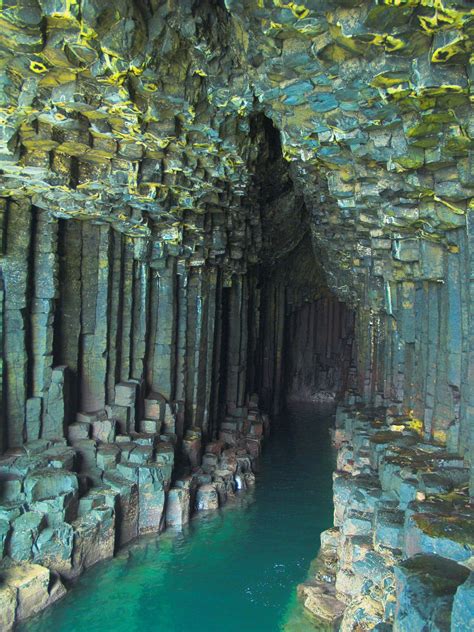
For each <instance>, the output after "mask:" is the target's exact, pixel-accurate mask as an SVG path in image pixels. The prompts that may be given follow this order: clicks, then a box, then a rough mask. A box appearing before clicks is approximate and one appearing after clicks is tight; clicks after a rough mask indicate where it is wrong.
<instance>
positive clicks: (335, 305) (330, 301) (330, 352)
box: [284, 297, 356, 401]
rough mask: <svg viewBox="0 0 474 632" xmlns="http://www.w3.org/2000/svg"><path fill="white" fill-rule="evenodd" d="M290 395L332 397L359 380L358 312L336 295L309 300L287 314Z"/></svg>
mask: <svg viewBox="0 0 474 632" xmlns="http://www.w3.org/2000/svg"><path fill="white" fill-rule="evenodd" d="M285 328H286V331H285V343H284V344H285V349H286V353H285V357H284V363H285V378H284V379H285V390H286V399H287V400H289V401H291V400H296V401H305V400H307V401H318V400H319V401H325V400H326V401H327V400H329V401H331V400H333V399H337V398H338V397H339V398H340V397H343V396H344V395H345V394H346V393H347V392H348V391H349V390H351V389H352V388H353V387H354V386H355V384H353V383H352V382H351V379H352V380H353V379H354V375H355V368H356V365H355V358H354V357H353V356H354V351H355V350H353V343H354V312H353V311H352V310H350V309H348V308H347V307H346V305H345V304H344V303H341V302H340V301H338V300H337V299H335V298H333V297H325V298H321V299H319V300H316V301H313V302H310V303H305V304H303V305H301V306H300V307H299V308H297V309H294V310H292V311H290V312H289V313H288V314H287V316H286V326H285Z"/></svg>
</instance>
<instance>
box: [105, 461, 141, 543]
mask: <svg viewBox="0 0 474 632" xmlns="http://www.w3.org/2000/svg"><path fill="white" fill-rule="evenodd" d="M104 482H105V483H107V484H108V485H110V487H111V488H112V489H113V490H115V491H117V492H118V493H119V496H118V502H117V504H116V517H115V524H116V528H117V535H116V542H117V546H124V545H125V544H128V542H131V541H132V540H134V539H135V538H136V537H137V536H138V516H139V495H138V483H135V482H131V481H128V480H126V479H125V478H122V477H121V476H119V475H117V474H116V473H114V472H112V471H108V472H106V473H105V475H104Z"/></svg>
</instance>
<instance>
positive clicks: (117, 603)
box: [21, 405, 333, 632]
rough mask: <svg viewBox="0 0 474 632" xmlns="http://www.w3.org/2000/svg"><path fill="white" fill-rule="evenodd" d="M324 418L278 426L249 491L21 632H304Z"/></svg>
mask: <svg viewBox="0 0 474 632" xmlns="http://www.w3.org/2000/svg"><path fill="white" fill-rule="evenodd" d="M330 423H331V415H330V411H328V409H327V408H326V409H324V408H321V407H319V408H316V407H315V406H314V405H298V406H297V407H296V406H295V407H293V408H292V409H291V410H290V411H289V413H288V414H287V415H285V416H284V417H282V419H281V420H280V421H279V422H277V423H275V424H274V426H273V431H272V436H271V437H270V438H269V439H268V440H267V442H266V445H265V450H264V455H263V457H262V463H261V470H260V473H259V474H258V476H257V485H256V488H255V490H253V491H251V492H245V493H243V494H242V495H240V496H239V497H238V498H237V499H236V501H235V502H233V503H232V505H227V506H226V507H225V508H224V509H223V510H221V511H219V512H215V513H213V514H212V515H208V516H204V517H202V516H198V517H196V518H195V519H194V520H193V521H192V523H191V525H190V526H189V528H188V529H187V530H186V532H185V533H183V534H171V533H168V532H167V533H165V534H163V535H161V536H160V537H159V538H157V537H155V538H153V539H147V540H142V541H140V542H139V543H138V544H137V545H134V546H132V547H131V548H130V549H128V550H127V551H126V552H123V553H121V554H120V555H119V556H118V557H116V558H115V559H113V560H109V561H107V562H103V563H101V564H99V565H97V566H95V567H94V568H92V569H90V570H89V571H87V572H86V574H85V575H83V576H82V577H81V578H80V579H79V581H78V582H77V584H75V586H74V587H73V588H72V589H71V591H70V592H69V593H68V595H66V597H65V598H64V599H62V600H61V601H60V602H58V603H57V604H56V605H55V606H53V607H52V608H50V609H49V610H47V611H46V612H44V613H43V614H42V615H40V616H39V617H37V618H36V619H34V620H31V621H29V622H28V623H26V624H24V625H23V626H21V631H22V632H148V631H150V632H151V631H153V632H277V631H278V630H290V629H291V631H292V632H293V631H295V632H296V630H298V632H300V631H302V630H306V629H308V630H309V629H312V628H310V627H309V626H308V627H307V626H306V624H305V623H304V618H303V619H302V620H301V617H300V614H299V611H298V607H297V605H296V599H295V588H296V585H297V584H298V583H299V582H301V581H303V580H304V579H305V577H306V575H307V572H308V569H309V565H310V562H311V560H312V559H313V558H314V557H315V555H316V553H317V548H318V545H319V533H320V532H321V531H322V530H324V529H326V528H328V527H329V526H331V517H332V516H331V514H332V494H331V473H332V469H333V455H332V452H331V448H330V440H329V435H328V428H329V426H330Z"/></svg>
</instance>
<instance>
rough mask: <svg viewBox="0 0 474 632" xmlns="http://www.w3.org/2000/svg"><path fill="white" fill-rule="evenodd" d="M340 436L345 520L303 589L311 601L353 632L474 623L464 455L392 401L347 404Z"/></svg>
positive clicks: (339, 421)
mask: <svg viewBox="0 0 474 632" xmlns="http://www.w3.org/2000/svg"><path fill="white" fill-rule="evenodd" d="M334 439H335V440H336V442H337V445H338V448H339V455H338V470H336V472H335V474H334V525H335V527H334V528H333V529H331V530H329V531H326V532H324V533H323V534H322V535H321V550H320V553H319V556H318V559H317V562H316V564H315V571H314V574H313V576H312V577H310V578H309V579H308V582H307V583H305V584H303V585H301V586H300V587H299V595H300V598H301V600H302V603H303V605H304V607H305V609H306V610H307V611H308V613H309V614H310V615H311V616H312V617H313V618H315V619H316V621H317V622H319V623H320V624H324V625H332V626H333V627H334V628H337V629H340V630H342V631H348V632H349V631H353V632H355V631H356V630H372V629H377V630H378V629H380V630H384V629H387V630H392V629H393V630H394V631H397V632H411V631H413V632H414V631H416V630H420V632H421V631H422V630H423V631H425V630H439V631H442V630H443V631H447V632H450V631H452V632H455V631H457V630H458V629H459V630H463V629H469V626H470V625H471V624H472V599H473V590H472V569H473V561H474V539H473V533H474V511H473V509H472V505H471V504H470V501H469V495H468V493H467V481H468V477H469V471H468V469H467V468H460V467H459V463H460V457H459V455H458V454H456V453H453V452H448V451H447V450H446V448H445V447H444V446H442V445H439V444H436V443H434V442H429V441H425V440H423V439H422V438H421V437H420V436H419V435H418V433H417V432H416V427H415V428H413V423H412V422H411V420H410V419H408V418H404V417H401V416H398V415H394V414H393V412H392V411H390V410H388V409H383V408H379V409H377V410H375V409H366V408H357V407H347V406H346V407H342V406H341V407H339V408H338V412H337V415H336V428H335V430H334ZM432 472H437V473H438V474H437V478H436V483H437V484H436V485H434V481H433V479H432V478H430V479H429V480H430V481H431V483H430V489H429V490H427V487H426V483H427V477H428V476H430V477H432V476H433V474H432ZM448 482H449V483H448Z"/></svg>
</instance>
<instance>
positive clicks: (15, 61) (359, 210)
mask: <svg viewBox="0 0 474 632" xmlns="http://www.w3.org/2000/svg"><path fill="white" fill-rule="evenodd" d="M473 32H474V11H473V9H472V3H470V2H467V1H465V2H463V1H461V0H459V1H448V0H445V1H444V2H441V0H384V1H380V0H379V1H378V2H374V1H368V0H352V1H351V0H345V1H343V0H340V1H337V0H328V1H324V0H313V1H307V2H304V3H295V2H286V1H284V0H243V1H240V0H239V1H237V0H235V1H234V0H226V1H225V2H223V1H219V2H217V1H216V2H212V1H207V2H192V1H188V0H179V1H174V0H168V1H167V2H164V1H158V0H148V1H146V0H133V1H131V0H110V1H109V2H103V1H102V0H15V1H14V0H12V1H8V0H6V1H4V2H3V9H2V12H1V17H0V51H1V64H2V73H1V81H2V90H1V93H0V99H1V109H0V129H1V139H0V154H1V158H0V159H1V170H2V172H3V175H2V176H1V189H0V194H1V195H2V196H3V197H2V204H3V205H2V207H1V209H2V212H4V210H5V209H7V207H8V200H9V198H11V197H13V198H15V199H16V200H31V202H32V203H33V205H34V206H36V207H38V208H40V209H46V210H47V211H49V212H50V213H51V217H52V218H65V219H67V218H75V219H81V220H89V221H92V222H94V223H96V224H101V223H109V224H111V225H112V226H113V227H114V228H115V229H117V230H119V231H121V232H122V233H125V234H126V235H129V236H130V237H133V238H136V243H137V247H141V248H144V249H145V250H147V252H148V255H147V256H149V257H150V258H153V257H154V258H156V259H160V258H163V257H166V256H169V255H174V256H179V257H182V258H184V259H186V260H187V261H188V263H189V264H190V265H193V264H196V265H199V264H201V263H202V262H203V261H204V262H206V263H209V264H219V265H221V266H222V267H223V269H224V270H225V271H226V273H227V274H228V275H232V274H234V273H244V272H245V271H246V269H247V268H248V266H249V265H252V264H255V263H256V262H258V261H259V257H260V256H261V253H262V249H263V250H265V244H264V241H265V240H264V239H263V238H262V226H264V225H265V217H266V218H267V220H268V217H269V214H268V213H266V214H265V213H263V212H262V207H263V206H264V204H262V181H263V176H262V174H263V173H266V179H267V181H268V182H270V185H271V184H272V178H273V182H275V185H276V181H277V180H278V179H281V178H283V179H284V178H287V177H289V178H290V179H291V186H280V187H279V188H278V187H276V190H278V192H279V198H278V200H275V201H274V204H275V207H277V206H279V207H281V208H282V211H281V213H280V214H279V213H275V221H276V222H280V223H281V224H282V226H283V229H282V227H281V226H280V233H287V234H288V235H290V236H291V237H292V239H293V242H294V247H296V248H297V247H298V243H299V239H300V238H301V235H298V234H294V235H292V233H291V231H293V233H295V232H296V233H297V232H298V231H295V230H294V227H295V226H299V224H298V223H296V224H294V223H293V224H292V222H293V219H292V218H294V217H297V221H298V222H300V219H299V218H300V209H301V205H302V204H304V206H305V209H306V210H307V213H308V217H309V220H308V222H307V223H306V225H305V226H306V228H307V229H308V230H309V231H310V233H311V237H312V240H313V245H314V248H315V250H317V252H318V257H319V258H320V259H321V261H322V264H323V265H324V269H325V273H326V276H327V281H328V283H329V285H330V287H331V288H332V289H333V290H334V291H336V292H337V293H338V295H339V296H341V297H342V298H344V299H346V300H349V301H354V302H355V301H358V300H360V297H361V294H362V292H363V290H362V288H367V283H366V279H367V277H368V276H370V278H371V279H373V281H372V282H371V283H372V285H371V288H372V290H371V292H372V293H371V295H370V297H369V301H370V302H371V304H372V306H374V307H377V305H378V304H379V303H380V301H382V300H383V296H384V293H383V287H384V284H386V283H387V282H389V281H391V280H395V281H397V280H402V279H420V278H421V279H424V278H426V279H430V280H433V279H434V280H436V279H438V278H439V279H441V278H442V270H441V267H442V265H441V264H440V261H442V258H443V253H444V252H447V251H453V250H455V249H456V247H457V246H456V245H455V241H454V242H453V241H452V240H451V239H450V234H451V231H456V230H457V229H459V228H461V227H464V226H465V224H466V216H467V214H468V213H469V210H471V209H472V208H473V203H472V192H473V188H474V158H473V154H472V146H473V142H472V135H473V124H474V118H473V114H472V96H471V82H472V65H471V64H470V61H471V59H472V55H473V46H472V42H473V38H472V36H473ZM264 117H266V119H265V120H267V119H268V120H270V121H271V122H272V124H273V126H274V128H276V129H277V130H278V132H279V137H280V140H279V142H280V144H281V152H282V156H283V159H284V161H285V162H286V163H287V170H286V172H285V170H284V169H282V168H281V165H279V166H278V168H276V169H275V170H274V172H273V173H272V170H269V169H266V165H268V162H269V161H270V162H272V159H271V156H270V154H271V151H272V148H269V147H268V146H266V145H268V130H267V131H266V127H268V126H265V125H263V124H262V123H261V122H262V120H263V118H264ZM266 200H267V202H268V195H267V198H266ZM267 206H268V204H267ZM293 207H294V208H295V212H294V214H293V215H292V213H291V212H290V210H291V208H293ZM263 215H265V217H263ZM267 223H268V221H267ZM285 227H288V231H285V230H284V228H285ZM305 230H306V229H305ZM280 237H281V235H280ZM280 242H281V244H282V246H281V249H282V254H285V255H286V254H287V251H288V248H290V247H291V244H289V245H288V244H286V246H285V244H284V243H283V242H284V240H282V239H280V240H279V241H278V244H280ZM290 249H291V248H290ZM276 250H278V248H276ZM369 290H370V287H369ZM369 293H370V292H369Z"/></svg>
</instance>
